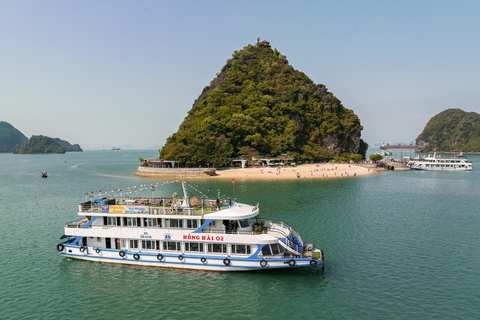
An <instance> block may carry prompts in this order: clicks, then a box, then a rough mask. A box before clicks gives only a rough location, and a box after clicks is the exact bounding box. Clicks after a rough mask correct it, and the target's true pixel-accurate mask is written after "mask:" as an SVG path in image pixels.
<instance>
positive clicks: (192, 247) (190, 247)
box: [185, 242, 203, 252]
mask: <svg viewBox="0 0 480 320" xmlns="http://www.w3.org/2000/svg"><path fill="white" fill-rule="evenodd" d="M185 251H189V252H203V242H185Z"/></svg>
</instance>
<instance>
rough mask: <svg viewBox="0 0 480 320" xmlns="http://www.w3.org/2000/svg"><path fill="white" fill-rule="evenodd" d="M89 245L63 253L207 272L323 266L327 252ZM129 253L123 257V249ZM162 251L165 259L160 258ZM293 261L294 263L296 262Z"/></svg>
mask: <svg viewBox="0 0 480 320" xmlns="http://www.w3.org/2000/svg"><path fill="white" fill-rule="evenodd" d="M97 249H100V248H93V247H85V250H84V251H83V252H82V251H81V247H79V246H68V245H65V247H64V250H62V251H60V252H59V253H60V254H61V255H63V256H67V257H70V258H73V259H80V260H87V261H96V262H105V263H117V264H126V265H139V266H150V267H163V268H177V269H191V270H205V271H253V270H268V269H270V270H271V269H281V268H298V267H321V268H323V266H324V263H323V254H322V258H321V259H320V260H318V259H315V258H311V259H310V258H282V259H273V258H270V259H262V258H252V257H245V258H240V257H232V256H213V255H208V254H205V255H198V254H178V253H166V252H161V253H160V252H131V251H123V250H118V249H101V250H97ZM122 251H123V252H125V255H124V256H123V257H122V256H120V254H121V253H120V252H122ZM158 254H161V255H162V259H161V260H159V259H158ZM292 261H293V262H292Z"/></svg>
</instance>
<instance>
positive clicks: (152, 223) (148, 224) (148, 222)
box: [143, 218, 158, 227]
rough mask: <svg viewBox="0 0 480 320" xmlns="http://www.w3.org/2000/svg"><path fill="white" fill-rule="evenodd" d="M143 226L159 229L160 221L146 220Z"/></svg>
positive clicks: (155, 219) (154, 219)
mask: <svg viewBox="0 0 480 320" xmlns="http://www.w3.org/2000/svg"><path fill="white" fill-rule="evenodd" d="M143 225H144V226H145V227H158V219H157V218H144V219H143Z"/></svg>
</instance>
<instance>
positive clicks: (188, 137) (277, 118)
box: [160, 41, 367, 167]
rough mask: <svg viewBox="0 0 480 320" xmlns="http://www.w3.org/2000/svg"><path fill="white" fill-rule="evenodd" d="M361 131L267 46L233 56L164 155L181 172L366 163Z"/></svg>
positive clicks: (322, 88)
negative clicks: (286, 161)
mask: <svg viewBox="0 0 480 320" xmlns="http://www.w3.org/2000/svg"><path fill="white" fill-rule="evenodd" d="M362 129H363V128H362V126H361V125H360V120H359V118H358V116H357V115H356V114H355V113H354V112H353V111H352V110H350V109H347V108H345V107H344V106H343V105H342V104H341V102H340V100H339V99H338V98H337V97H335V96H334V95H333V94H332V93H330V92H328V90H327V88H326V87H325V86H324V85H322V84H315V83H313V81H312V80H310V78H309V77H307V76H306V75H305V74H304V73H303V72H300V71H298V70H295V69H294V68H293V67H292V66H290V65H289V64H288V61H287V59H286V57H285V56H283V55H282V54H280V52H278V51H277V49H271V48H270V45H269V43H268V42H266V41H264V42H263V43H260V42H259V43H257V44H256V45H248V46H246V47H245V48H243V49H242V50H240V51H235V52H234V53H233V55H232V58H231V59H229V60H228V61H227V63H226V65H225V66H224V67H223V68H222V70H221V71H220V73H218V74H217V77H216V78H215V79H214V80H212V81H211V83H210V86H207V87H205V88H204V90H203V92H202V94H201V95H200V96H199V97H198V99H197V100H196V101H195V102H194V104H193V107H192V109H191V110H190V111H189V112H188V115H187V116H186V118H185V119H184V121H183V123H182V124H181V125H180V127H179V129H178V131H177V132H176V133H174V134H172V135H171V136H170V137H169V138H168V139H167V141H166V144H165V146H164V147H163V148H162V151H161V155H160V156H161V158H163V159H168V160H174V161H176V163H178V164H179V165H180V166H199V165H202V166H203V165H206V164H210V165H211V166H215V167H221V166H225V165H228V164H229V163H230V162H231V160H232V159H234V158H236V157H246V158H251V157H257V156H259V155H262V156H271V157H276V156H280V155H286V156H287V157H289V158H293V159H295V160H296V161H304V162H310V161H315V162H317V161H326V160H331V159H333V158H334V157H339V158H341V159H361V158H362V157H363V158H365V153H366V150H367V144H366V143H365V142H363V141H362V140H361V139H360V136H361V131H362ZM355 154H357V156H353V155H355ZM358 154H360V155H358Z"/></svg>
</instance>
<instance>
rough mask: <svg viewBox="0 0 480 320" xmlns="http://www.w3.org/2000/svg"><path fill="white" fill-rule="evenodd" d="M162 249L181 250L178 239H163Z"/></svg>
mask: <svg viewBox="0 0 480 320" xmlns="http://www.w3.org/2000/svg"><path fill="white" fill-rule="evenodd" d="M163 250H164V251H182V249H181V242H180V241H163Z"/></svg>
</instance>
